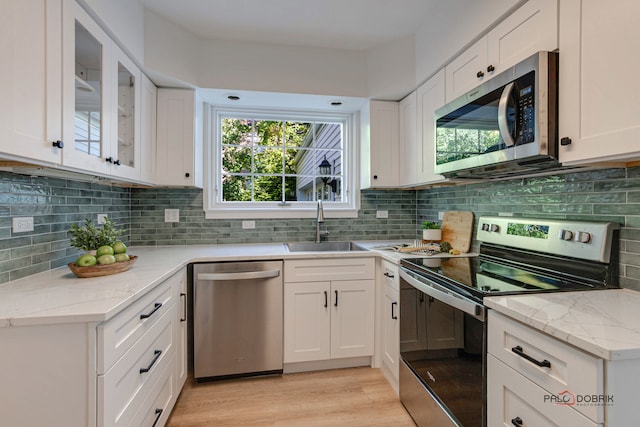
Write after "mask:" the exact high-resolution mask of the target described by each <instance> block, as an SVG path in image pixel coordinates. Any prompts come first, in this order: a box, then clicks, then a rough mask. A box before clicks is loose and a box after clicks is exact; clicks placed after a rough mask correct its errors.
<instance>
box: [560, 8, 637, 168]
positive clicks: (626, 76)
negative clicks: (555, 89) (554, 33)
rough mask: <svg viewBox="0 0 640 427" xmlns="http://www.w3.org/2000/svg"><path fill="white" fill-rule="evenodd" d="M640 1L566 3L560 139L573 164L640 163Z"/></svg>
mask: <svg viewBox="0 0 640 427" xmlns="http://www.w3.org/2000/svg"><path fill="white" fill-rule="evenodd" d="M638 16H640V2H637V1H634V0H625V1H619V2H616V4H615V7H612V6H611V5H610V4H607V3H604V2H593V1H586V0H563V1H562V2H560V24H561V25H560V52H561V53H560V56H559V60H560V66H559V68H560V85H559V92H560V93H559V112H558V115H559V121H560V123H559V136H560V138H570V140H571V144H570V145H564V146H560V149H559V156H560V161H561V162H562V163H563V164H567V165H577V164H588V163H591V162H597V161H615V160H636V159H640V144H638V141H640V97H638V96H637V94H638V92H640V79H638V77H637V71H638V69H639V68H640V57H638V55H634V54H630V52H636V51H637V49H638V38H640V27H639V26H638V23H637V17H638Z"/></svg>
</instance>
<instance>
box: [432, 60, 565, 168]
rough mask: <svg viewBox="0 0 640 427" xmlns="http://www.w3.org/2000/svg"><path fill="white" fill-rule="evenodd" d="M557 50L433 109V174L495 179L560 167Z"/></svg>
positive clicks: (524, 63)
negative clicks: (434, 133) (434, 160)
mask: <svg viewBox="0 0 640 427" xmlns="http://www.w3.org/2000/svg"><path fill="white" fill-rule="evenodd" d="M557 92H558V54H557V53H553V52H538V53H537V54H535V55H533V56H531V57H530V58H527V59H526V60H524V61H522V62H520V63H519V64H517V65H515V66H513V67H511V68H509V69H508V70H505V71H504V72H502V73H500V74H499V75H497V76H495V77H494V78H492V79H491V80H489V81H487V82H485V83H483V84H481V85H480V86H478V87H477V88H475V89H473V90H471V91H469V92H467V93H466V94H464V95H462V96H461V97H459V98H457V99H455V100H454V101H452V102H450V103H448V104H447V105H445V106H444V107H442V108H440V109H438V110H437V111H436V113H435V116H436V117H435V128H436V135H435V141H436V143H435V145H436V166H435V171H436V173H439V174H442V175H444V176H446V177H455V178H486V177H491V178H500V177H506V176H512V175H519V174H525V173H532V172H535V171H539V170H545V169H553V168H558V167H559V166H560V164H559V162H558V160H557V157H558V143H557V133H558V132H557V103H558V97H557Z"/></svg>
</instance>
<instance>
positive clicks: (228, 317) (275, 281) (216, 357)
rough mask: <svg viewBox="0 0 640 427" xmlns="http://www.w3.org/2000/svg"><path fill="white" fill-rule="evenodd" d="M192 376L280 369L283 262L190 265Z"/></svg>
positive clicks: (205, 376)
mask: <svg viewBox="0 0 640 427" xmlns="http://www.w3.org/2000/svg"><path fill="white" fill-rule="evenodd" d="M193 278H194V285H193V369H194V376H195V378H196V379H202V378H212V377H213V378H229V377H235V376H248V375H258V374H276V373H282V361H283V353H282V352H283V349H282V346H283V323H282V322H283V308H282V304H283V301H282V298H283V296H282V292H283V284H282V261H251V262H220V263H209V264H195V265H194V266H193Z"/></svg>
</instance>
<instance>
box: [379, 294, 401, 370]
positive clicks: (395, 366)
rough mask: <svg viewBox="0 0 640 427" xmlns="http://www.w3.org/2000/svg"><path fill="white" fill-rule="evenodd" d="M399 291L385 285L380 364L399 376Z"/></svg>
mask: <svg viewBox="0 0 640 427" xmlns="http://www.w3.org/2000/svg"><path fill="white" fill-rule="evenodd" d="M399 300H400V293H399V292H398V290H396V289H394V288H392V287H391V286H385V290H384V298H383V302H382V304H383V307H382V330H383V331H382V364H383V365H385V366H386V368H387V369H388V370H389V371H390V372H391V373H392V374H393V377H394V378H395V380H396V381H397V380H398V376H399V368H400V364H399V359H400V321H399V317H398V316H399V314H400V307H399Z"/></svg>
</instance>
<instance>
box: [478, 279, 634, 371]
mask: <svg viewBox="0 0 640 427" xmlns="http://www.w3.org/2000/svg"><path fill="white" fill-rule="evenodd" d="M484 302H485V304H486V305H487V306H488V307H489V308H491V309H494V310H495V311H497V312H499V313H502V314H504V315H506V316H509V317H511V318H512V319H515V320H518V321H520V322H522V323H525V324H527V325H529V326H532V327H533V328H535V329H538V330H540V331H543V332H545V333H547V334H549V335H552V336H554V337H555V338H557V339H559V340H561V341H564V342H567V343H569V344H572V345H574V346H575V347H578V348H580V349H582V350H584V351H586V352H588V353H591V354H593V355H595V356H598V357H601V358H603V359H606V360H625V359H638V358H640V292H637V291H633V290H629V289H607V290H593V291H583V292H555V293H548V294H531V295H512V296H495V297H487V298H485V299H484Z"/></svg>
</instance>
